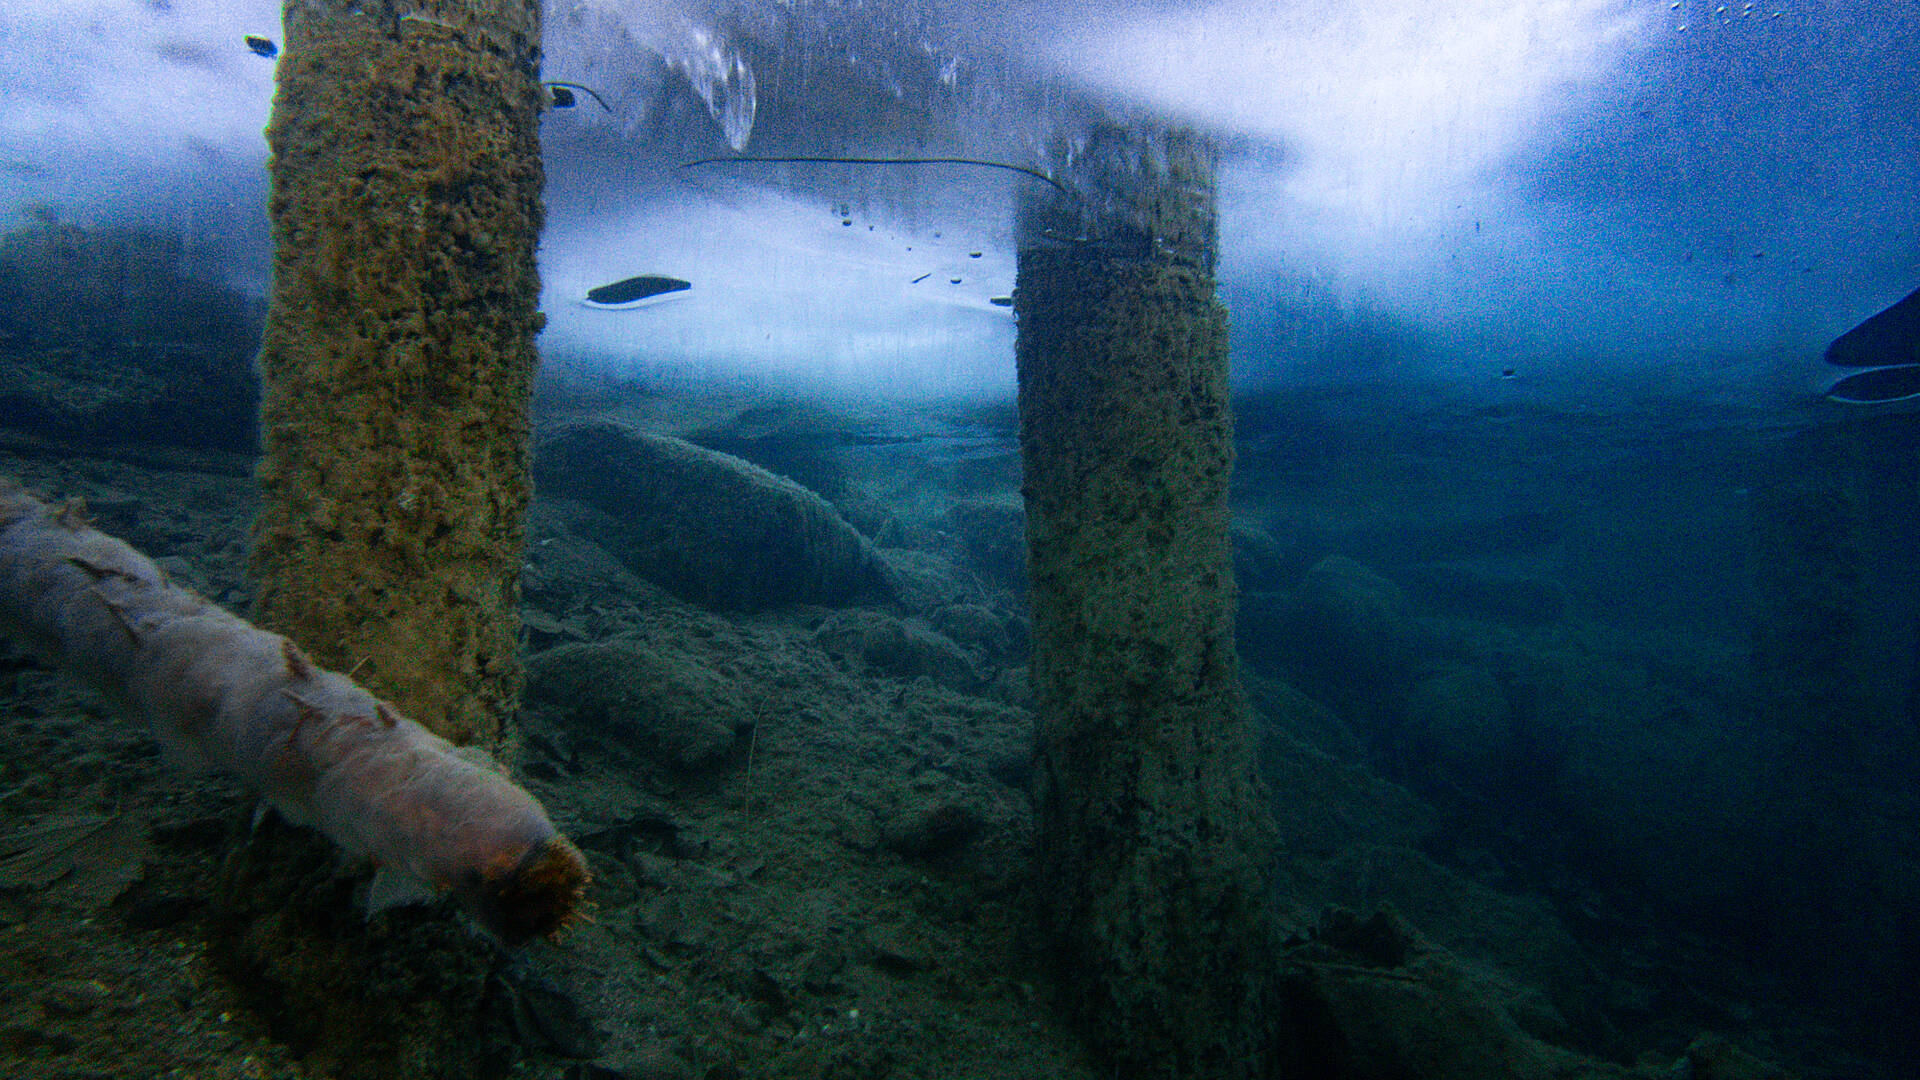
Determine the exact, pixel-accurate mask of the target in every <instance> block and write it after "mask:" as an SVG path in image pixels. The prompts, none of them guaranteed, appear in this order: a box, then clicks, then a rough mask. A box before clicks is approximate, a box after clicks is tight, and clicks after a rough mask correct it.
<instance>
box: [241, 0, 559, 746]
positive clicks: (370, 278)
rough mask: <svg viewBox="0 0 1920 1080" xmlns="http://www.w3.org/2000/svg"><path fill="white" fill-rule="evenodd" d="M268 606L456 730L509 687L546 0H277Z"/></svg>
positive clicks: (436, 726)
mask: <svg viewBox="0 0 1920 1080" xmlns="http://www.w3.org/2000/svg"><path fill="white" fill-rule="evenodd" d="M284 18H285V35H286V49H285V52H284V53H283V54H282V56H281V59H280V62H279V63H280V67H279V87H278V91H277V93H276V94H275V96H274V104H273V119H272V124H271V126H270V127H269V128H268V133H267V135H268V140H269V143H270V145H271V149H272V153H273V157H272V162H271V165H270V169H271V172H272V180H273V196H272V215H273V238H274V264H273V293H272V297H271V302H270V306H269V308H268V313H267V326H266V340H265V345H264V348H263V350H262V354H261V369H262V376H263V379H264V387H263V396H262V411H261V437H262V444H263V450H264V459H263V461H262V463H261V466H260V482H261V488H262V495H263V500H264V505H263V507H262V509H261V512H260V517H259V520H258V523H257V525H256V529H255V547H254V556H253V569H254V574H255V577H256V579H257V581H258V585H259V590H260V595H259V607H258V614H259V616H260V619H261V621H262V622H264V623H265V624H267V625H268V626H270V627H272V628H273V629H275V630H278V631H281V632H283V633H285V634H287V635H288V636H290V637H292V638H294V639H295V640H297V641H299V642H300V643H301V644H302V645H303V646H305V647H306V648H307V649H308V650H309V651H310V652H311V653H313V654H314V656H315V657H316V658H317V659H318V660H320V661H321V663H322V664H324V665H328V666H332V667H337V668H338V669H340V670H342V671H346V670H351V671H353V672H354V677H355V678H357V679H358V680H360V681H361V682H362V683H363V684H365V685H367V686H369V687H373V688H376V690H377V692H378V693H380V694H382V695H383V696H385V697H387V698H389V699H390V700H392V701H395V702H397V703H398V704H399V705H400V706H401V707H402V708H403V709H405V710H406V711H407V712H408V713H409V714H410V715H412V716H413V717H415V718H416V719H418V720H420V721H421V722H422V723H424V724H426V725H427V726H428V727H430V728H432V729H433V730H434V731H436V732H438V733H439V734H441V735H444V736H446V737H447V738H449V739H452V740H453V741H454V742H456V743H470V742H480V743H483V744H487V745H489V746H491V745H493V744H495V743H496V742H497V741H498V739H499V732H500V726H501V723H502V718H503V717H504V716H506V715H507V714H508V713H509V712H510V711H511V708H512V703H513V702H514V700H515V698H516V696H517V694H518V690H519V684H520V672H519V668H518V665H517V662H516V659H515V656H514V644H515V634H516V622H515V615H514V601H515V597H516V590H517V578H518V573H519V568H520V559H521V553H522V547H523V532H522V525H521V513H522V510H523V508H524V506H525V504H526V501H527V496H528V481H527V441H528V420H527V408H528V395H529V391H530V387H531V382H532V377H533V368H534V342H533V337H534V333H535V332H536V331H537V330H538V329H539V328H540V325H541V322H542V316H541V315H540V314H539V312H538V311H537V304H538V300H539V285H538V278H537V274H536V270H535V266H534V248H535V244H536V242H537V240H538V234H539V228H540V218H541V203H540V189H541V183H542V172H541V166H540V152H539V131H538V118H539V111H540V105H541V93H542V91H541V87H540V84H539V63H540V52H539V49H540V5H539V3H538V0H296V2H289V3H288V4H287V5H286V8H285V13H284Z"/></svg>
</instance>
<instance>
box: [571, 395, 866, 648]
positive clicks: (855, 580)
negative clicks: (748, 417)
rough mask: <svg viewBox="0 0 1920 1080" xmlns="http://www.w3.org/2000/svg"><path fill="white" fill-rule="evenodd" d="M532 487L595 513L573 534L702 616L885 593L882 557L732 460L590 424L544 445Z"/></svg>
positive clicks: (794, 493) (793, 491) (834, 516)
mask: <svg viewBox="0 0 1920 1080" xmlns="http://www.w3.org/2000/svg"><path fill="white" fill-rule="evenodd" d="M534 477H535V482H536V483H537V484H538V485H539V488H540V492H541V494H542V495H543V496H547V497H556V498H563V499H572V500H574V501H576V502H579V503H582V504H584V505H586V506H587V507H590V508H591V509H592V510H594V511H596V513H592V514H587V515H582V516H581V517H580V518H579V519H577V520H576V521H575V522H574V527H575V529H576V530H578V531H580V532H581V533H582V534H584V535H585V536H586V537H587V538H588V539H590V540H593V541H594V542H595V543H597V544H599V545H600V546H601V547H604V548H606V549H607V550H608V551H610V552H612V553H613V554H614V555H615V556H617V557H618V558H619V559H620V560H621V561H622V562H624V563H625V564H626V565H627V566H628V567H629V568H630V569H632V570H633V572H634V573H636V574H638V575H640V576H641V577H643V578H646V579H647V580H649V581H652V582H653V583H655V584H656V585H659V586H660V587H662V588H664V589H666V590H668V591H669V592H672V593H673V594H675V595H676V596H679V597H681V598H683V599H685V600H688V601H691V602H693V603H696V604H700V605H703V606H705V607H709V608H719V609H732V610H758V609H762V608H769V607H776V606H778V605H781V604H829V605H832V604H842V603H846V602H848V601H851V600H854V599H856V598H859V597H862V596H865V595H873V596H890V595H891V588H890V586H889V574H888V571H887V565H886V563H885V561H884V560H883V559H882V558H881V556H880V554H879V551H878V550H877V549H875V548H874V546H873V545H872V544H870V543H869V542H868V541H867V539H866V538H865V537H864V536H862V535H860V533H859V531H858V530H856V529H855V528H854V527H853V526H852V525H849V524H848V523H847V521H846V519H844V518H842V517H841V516H840V514H839V512H838V511H836V510H835V509H834V508H833V507H832V506H831V505H830V504H829V503H827V501H826V500H824V499H822V498H821V497H820V496H818V495H816V494H814V493H813V492H811V491H808V490H807V489H806V488H803V487H801V486H800V485H799V484H796V483H794V482H793V481H791V480H787V479H784V478H782V477H778V476H775V475H774V474H772V473H770V472H768V471H766V470H765V469H762V468H760V467H759V466H757V465H754V464H752V463H750V462H747V461H743V460H741V459H739V458H736V457H733V456H731V455H729V454H723V453H720V452H719V451H716V450H708V449H704V448H702V447H699V446H695V445H694V444H692V443H690V442H687V441H685V440H683V439H676V438H673V437H671V436H667V435H652V434H648V433H646V432H642V431H636V430H634V429H632V428H628V427H624V426H622V425H619V424H614V423H610V422H605V421H591V422H585V423H580V424H573V425H569V426H567V427H564V428H561V429H560V430H558V431H556V432H554V433H553V434H552V435H551V436H550V437H548V438H546V439H545V440H543V441H542V442H541V443H540V445H539V449H538V451H537V453H536V455H535V458H534Z"/></svg>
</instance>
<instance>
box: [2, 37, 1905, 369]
mask: <svg viewBox="0 0 1920 1080" xmlns="http://www.w3.org/2000/svg"><path fill="white" fill-rule="evenodd" d="M247 34H260V35H264V36H268V37H272V38H275V39H277V38H278V37H279V6H278V5H277V4H275V3H266V2H261V0H105V2H101V0H8V3H7V4H6V5H5V8H4V10H3V11H0V212H9V213H19V212H23V211H25V210H27V209H28V208H35V207H45V208H50V209H52V210H53V211H54V212H56V213H57V214H59V215H60V216H61V217H62V218H64V219H68V220H76V221H81V222H106V221H136V222H141V223H145V224H149V225H156V226H160V227H165V228H169V229H177V230H179V231H181V232H182V233H183V234H184V235H185V236H186V237H187V240H188V248H189V252H190V257H191V258H193V259H194V260H195V262H196V264H197V265H198V268H200V269H202V270H204V271H206V272H209V273H217V274H221V275H224V276H226V277H228V278H230V279H232V280H235V281H237V282H239V283H241V284H243V285H245V286H246V287H249V288H253V289H260V288H262V287H263V279H264V275H265V268H266V266H267V254H266V241H265V237H266V222H265V211H264V203H265V175H264V168H263V165H264V158H265V145H264V141H263V140H262V138H261V129H262V128H263V126H264V125H265V122H266V118H267V110H268V107H269V104H270V100H271V95H272V90H273V62H272V61H271V60H267V59H264V58H262V57H259V56H256V55H254V54H253V53H251V52H249V51H248V49H247V47H246V46H245V44H244V42H243V37H244V35H247ZM546 51H547V62H546V67H545V73H544V77H545V78H548V79H554V80H564V81H568V82H573V83H577V84H580V85H582V86H586V87H591V88H592V89H593V90H594V91H596V92H597V93H598V94H599V95H600V96H601V97H603V98H604V99H605V101H606V105H607V108H604V109H603V108H601V107H600V106H599V105H598V104H597V103H596V102H594V101H593V100H591V99H590V98H588V97H586V96H584V95H581V96H578V98H577V100H576V104H575V105H574V107H573V108H571V109H564V110H561V109H556V110H554V111H552V112H550V113H549V114H547V118H546V121H545V124H544V130H543V139H544V146H545V154H546V157H547V167H548V174H549V190H548V200H549V228H548V232H547V234H546V236H545V238H544V242H543V249H542V260H543V262H542V268H543V276H544V279H545V282H546V287H547V295H546V297H545V306H546V308H547V310H548V312H549V314H550V318H551V322H550V325H549V329H548V330H547V332H546V335H545V338H544V339H543V345H544V347H545V348H546V350H547V351H548V352H549V353H550V354H551V355H554V356H555V357H567V358H569V359H574V360H578V361H579V362H592V363H606V364H612V365H624V366H643V367H647V368H650V369H652V368H667V369H671V370H676V371H682V372H686V373H689V374H693V375H713V376H718V377H729V378H731V377H745V378H769V379H777V378H781V377H791V378H796V379H802V380H809V381H819V382H821V383H823V384H828V385H839V386H843V387H867V388H885V389H888V390H894V391H914V392H943V391H971V392H987V393H998V392H1004V391H1005V390H1006V389H1007V388H1008V387H1010V385H1011V380H1012V360H1011V355H1012V336H1013V327H1012V322H1011V317H1010V315H1009V313H1008V312H1007V310H1006V308H1004V307H1002V306H999V305H996V304H995V303H993V300H994V298H996V297H1003V296H1005V295H1006V294H1007V293H1009V292H1010V291H1011V289H1012V285H1013V237H1012V228H1011V220H1012V209H1011V208H1012V206H1013V204H1014V201H1015V200H1016V198H1017V197H1018V195H1019V193H1020V191H1021V186H1022V185H1026V184H1033V183H1037V181H1034V180H1031V179H1029V178H1025V177H1023V176H1021V175H1019V174H1016V173H1010V172H1006V171H1003V170H991V169H981V168H970V167H965V166H912V167H906V166H888V167H874V166H864V167H863V166H836V165H745V164H735V165H715V166H701V167H696V168H686V167H683V163H684V162H687V161H690V160H694V159H699V158H706V157H716V156H720V157H725V156H738V155H740V154H742V153H744V154H748V155H756V156H790V155H815V156H817V155H840V156H848V155H858V156H970V157H981V158H991V159H994V160H1000V161H1005V162H1009V163H1014V164H1020V165H1025V166H1034V167H1040V168H1045V167H1047V161H1048V158H1047V153H1048V149H1049V147H1051V146H1053V145H1056V144H1057V142H1058V140H1060V139H1062V138H1070V137H1072V135H1073V134H1074V132H1075V131H1076V130H1078V128H1079V126H1080V125H1083V124H1084V123H1086V122H1087V121H1088V120H1089V119H1090V118H1092V117H1095V116H1099V115H1117V116H1121V117H1125V118H1129V119H1142V120H1146V121H1148V122H1168V123H1181V124H1189V125H1192V126H1194V127H1197V128H1199V129H1201V130H1203V131H1205V132H1207V133H1209V134H1211V135H1213V136H1215V137H1216V138H1217V139H1218V140H1219V142H1220V144H1221V146H1222V147H1223V153H1224V158H1223V164H1222V168H1221V195H1222V228H1223V240H1222V257H1223V263H1222V267H1221V275H1222V289H1223V293H1224V295H1225V297H1226V299H1227V301H1228V303H1229V306H1230V307H1231V308H1232V309H1233V315H1234V325H1235V350H1236V352H1235V363H1236V365H1237V370H1238V371H1239V372H1240V373H1241V374H1242V375H1243V376H1245V377H1247V378H1250V379H1258V378H1302V379H1317V380H1328V379H1340V378H1378V377H1392V376H1393V375H1394V374H1395V373H1397V372H1400V371H1404V370H1410V369H1411V368H1412V367H1416V366H1417V367H1419V368H1421V369H1423V370H1439V371H1457V372H1459V373H1461V374H1463V375H1467V376H1477V375H1479V374H1483V373H1484V372H1485V371H1487V370H1489V369H1491V370H1500V369H1503V368H1506V367H1512V366H1514V365H1515V364H1517V363H1518V364H1535V365H1548V364H1553V365H1560V366H1561V367H1563V368H1567V369H1573V368H1577V367H1578V366H1580V365H1589V364H1595V363H1603V362H1604V363H1619V364H1634V363H1649V364H1660V363H1674V362H1689V363H1709V362H1711V361H1710V359H1708V358H1710V357H1712V356H1714V355H1716V354H1727V355H1742V356H1752V355H1761V354H1768V355H1774V356H1781V357H1788V358H1789V361H1788V362H1795V361H1793V360H1792V358H1803V359H1804V360H1805V362H1806V363H1807V365H1809V367H1810V368H1811V366H1812V365H1813V364H1815V363H1816V362H1817V355H1818V351H1819V349H1820V348H1821V347H1822V346H1823V345H1824V344H1825V342H1826V341H1828V340H1830V339H1831V338H1832V337H1833V336H1834V335H1836V334H1838V333H1839V332H1840V331H1842V330H1844V329H1846V328H1847V327H1849V326H1851V325H1852V324H1854V323H1855V322H1858V321H1859V320H1860V319H1862V318H1864V317H1865V316H1867V315H1869V314H1871V313H1872V312H1874V311H1876V310H1878V309H1879V308H1881V307H1883V306H1885V305H1886V304H1888V303H1890V302H1892V301H1893V300H1895V299H1898V298H1899V297H1900V296H1903V295H1905V294H1906V293H1907V292H1909V291H1911V290H1912V289H1913V288H1914V287H1915V286H1917V285H1920V232H1917V231H1916V224H1917V219H1920V199H1916V198H1915V194H1914V193H1915V192H1916V191H1920V119H1917V118H1920V82H1916V81H1915V80H1913V79H1912V78H1911V77H1910V76H1911V72H1912V71H1913V70H1914V69H1915V66H1916V63H1917V62H1920V21H1916V20H1914V19H1912V18H1911V15H1910V9H1909V3H1908V0H1867V2H1861V3H1838V2H1833V0H1822V2H1818V3H1802V2H1797V0H1796V2H1785V0H1777V2H1769V3H1746V2H1744V0H1737V2H1732V3H1724V4H1723V3H1719V2H1717V0H1716V2H1703V0H1677V2H1676V0H1540V2H1534V3H1527V4H1514V3H1511V2H1510V0H1426V2H1415V0H1302V2H1288V0H1211V2H1203V0H1189V2H1183V3H1171V2H1157V0H1099V2H1093V0H955V2H947V3H942V2H937V0H935V2H911V0H907V2H889V3H879V2H870V3H862V2H857V0H840V2H817V0H785V2H780V0H743V2H738V3H700V2H684V0H676V2H660V3H636V2H631V0H556V2H554V3H553V4H551V5H550V8H549V13H548V20H547V38H546ZM643 273H648V274H663V275H670V276H673V277H677V278H682V279H685V280H687V281H690V282H692V283H693V287H692V288H691V289H689V290H686V291H685V292H684V293H682V294H677V298H675V299H672V300H671V301H668V302H664V303H659V304H655V305H651V306H644V307H641V308H638V309H635V310H630V311H605V310H594V309H590V308H588V307H586V306H585V305H583V304H582V303H581V302H580V301H581V298H582V297H583V296H584V294H585V292H586V291H587V290H588V289H590V288H592V287H594V286H597V285H602V284H605V283H607V282H610V281H614V280H617V279H620V278H624V277H627V276H630V275H634V274H643ZM1676 358H1678V360H1677V361H1676ZM1689 358H1692V359H1689Z"/></svg>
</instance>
